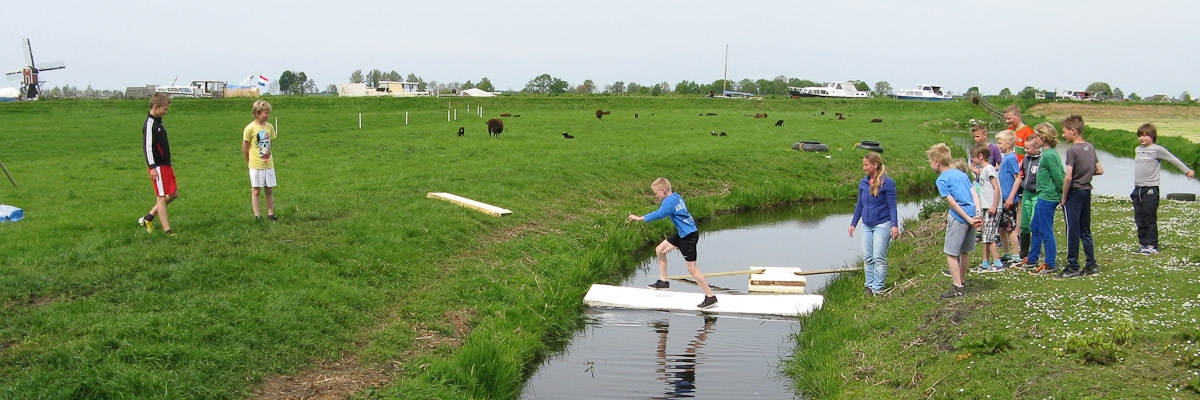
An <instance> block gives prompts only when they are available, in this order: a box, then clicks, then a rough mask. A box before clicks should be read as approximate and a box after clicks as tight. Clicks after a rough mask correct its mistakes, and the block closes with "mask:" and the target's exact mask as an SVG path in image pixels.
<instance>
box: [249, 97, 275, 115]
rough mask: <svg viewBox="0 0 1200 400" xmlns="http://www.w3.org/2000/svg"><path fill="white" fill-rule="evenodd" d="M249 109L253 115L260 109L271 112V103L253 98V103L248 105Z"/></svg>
mask: <svg viewBox="0 0 1200 400" xmlns="http://www.w3.org/2000/svg"><path fill="white" fill-rule="evenodd" d="M250 110H251V111H250V112H251V113H253V114H254V115H258V113H259V112H262V111H266V112H271V103H268V102H267V101H266V100H262V99H259V100H255V101H254V105H253V106H250Z"/></svg>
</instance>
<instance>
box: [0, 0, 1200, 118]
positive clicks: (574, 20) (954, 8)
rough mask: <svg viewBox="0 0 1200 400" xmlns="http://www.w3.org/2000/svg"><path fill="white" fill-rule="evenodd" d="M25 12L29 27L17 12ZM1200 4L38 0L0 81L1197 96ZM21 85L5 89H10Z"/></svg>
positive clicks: (16, 20) (12, 22)
mask: <svg viewBox="0 0 1200 400" xmlns="http://www.w3.org/2000/svg"><path fill="white" fill-rule="evenodd" d="M25 9H29V13H28V15H21V14H19V13H18V12H20V11H24V10H25ZM1198 17H1200V2H1196V1H1160V0H1143V1H1127V0H1121V1H1115V0H1091V1H1076V0H1070V1H1055V0H1037V1H1026V0H1007V1H970V0H928V1H926V0H910V1H873V0H844V1H807V0H792V1H755V0H750V1H708V0H697V1H655V0H648V1H647V0H642V1H625V0H610V1H605V2H577V1H521V0H515V1H480V0H439V1H399V2H396V1H336V2H334V1H325V2H306V1H289V2H284V1H254V2H245V1H227V0H212V1H187V0H183V1H125V0H115V1H112V2H99V1H94V0H88V1H77V0H69V1H60V0H45V1H39V2H29V3H25V6H22V7H8V8H7V9H5V10H0V19H2V20H4V21H5V23H4V24H0V70H3V72H10V71H18V70H19V69H20V68H22V67H23V65H24V56H23V54H24V53H23V51H24V49H23V48H22V47H21V39H22V38H29V39H30V41H31V43H32V47H33V54H34V58H35V61H36V62H37V63H44V62H50V61H59V60H61V61H64V62H65V63H66V65H67V68H66V69H63V70H56V71H47V72H46V73H44V74H42V76H41V79H42V80H43V81H45V83H44V89H49V88H51V87H54V86H61V85H64V84H69V85H71V86H75V87H79V88H85V87H87V86H88V85H91V86H92V87H93V88H95V89H122V90H123V89H124V88H125V87H128V86H144V85H147V84H154V85H169V84H171V83H172V81H174V80H175V79H178V81H179V84H185V83H186V82H187V81H189V80H225V81H229V82H230V83H231V84H237V83H240V82H241V81H242V80H243V79H245V78H246V77H248V76H251V75H258V74H261V75H264V76H265V77H267V78H269V79H272V80H274V79H275V78H277V77H278V76H279V75H280V73H282V72H283V71H285V70H292V71H303V72H305V74H306V75H307V76H308V77H309V78H310V79H313V80H315V81H316V83H317V87H319V88H322V89H324V88H325V87H326V86H328V85H329V84H336V83H344V82H348V81H349V76H350V73H351V72H353V71H354V70H356V69H362V70H363V71H364V72H366V71H369V70H371V69H380V70H382V71H385V72H387V71H393V70H394V71H397V72H400V73H402V74H404V75H406V76H407V75H408V74H410V73H412V74H416V75H417V76H419V77H421V78H423V79H424V80H425V81H427V82H429V81H436V82H439V83H449V82H466V81H472V82H476V83H477V82H479V80H480V79H481V78H484V77H486V78H488V79H489V80H490V81H491V82H492V84H493V85H494V86H495V87H496V88H497V89H499V90H507V89H511V90H520V89H522V88H524V87H525V84H526V83H528V82H529V81H530V80H531V79H533V78H534V77H537V76H539V75H542V74H550V76H552V77H555V78H559V79H562V80H565V81H567V82H568V83H570V84H571V85H572V86H577V85H580V84H582V83H583V82H584V80H587V79H590V80H592V81H593V82H594V83H595V84H596V86H597V87H600V88H603V87H604V86H605V85H608V84H612V83H614V82H617V81H623V82H625V83H629V82H636V83H639V84H641V85H651V84H655V83H659V82H664V81H665V82H668V83H670V84H671V86H672V87H674V85H675V84H677V83H679V82H680V81H682V80H688V81H694V82H701V83H711V82H713V81H716V80H718V79H721V78H722V76H723V74H724V73H725V71H724V68H725V51H726V46H728V49H729V50H728V51H729V56H728V77H729V79H730V80H735V81H736V80H741V79H747V78H748V79H751V80H757V79H773V78H775V77H776V76H780V75H783V76H786V77H788V78H801V79H809V80H813V81H817V82H828V81H847V80H861V81H865V82H867V83H869V84H871V85H872V87H874V84H875V83H876V82H879V81H887V82H888V83H889V84H890V85H891V87H892V88H893V89H902V88H909V87H912V86H915V85H918V84H937V85H942V86H944V87H946V88H948V89H949V90H951V91H953V92H954V93H963V92H965V91H966V90H967V89H968V88H970V87H972V86H978V87H979V88H980V90H981V91H982V92H983V93H985V94H995V93H998V92H999V91H1000V90H1001V89H1004V88H1009V89H1011V90H1012V91H1013V92H1014V93H1015V92H1017V91H1020V90H1021V89H1022V88H1024V87H1025V86H1033V87H1035V88H1040V89H1045V90H1055V91H1062V90H1066V89H1072V90H1083V89H1085V88H1086V87H1087V86H1088V85H1089V84H1091V83H1092V82H1097V81H1099V82H1107V83H1109V84H1110V85H1111V86H1112V87H1114V88H1120V89H1121V90H1122V91H1123V92H1124V93H1125V94H1126V95H1128V94H1130V93H1137V94H1139V95H1141V96H1143V97H1145V96H1149V95H1152V94H1167V95H1170V96H1172V97H1178V96H1179V95H1180V94H1181V93H1182V92H1184V91H1188V92H1189V93H1194V94H1200V74H1197V70H1200V51H1196V48H1195V47H1193V46H1196V45H1195V38H1196V36H1197V35H1198V34H1200V22H1198V21H1200V18H1198ZM14 85H19V82H15V83H14V82H11V81H7V80H5V81H0V87H5V86H14Z"/></svg>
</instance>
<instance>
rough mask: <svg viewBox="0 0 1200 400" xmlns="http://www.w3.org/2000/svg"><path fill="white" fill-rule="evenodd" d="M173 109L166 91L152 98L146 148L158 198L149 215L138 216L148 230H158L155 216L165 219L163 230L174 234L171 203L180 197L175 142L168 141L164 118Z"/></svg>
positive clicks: (145, 127) (144, 135)
mask: <svg viewBox="0 0 1200 400" xmlns="http://www.w3.org/2000/svg"><path fill="white" fill-rule="evenodd" d="M170 109H171V98H170V97H168V96H167V95H166V94H163V93H155V94H154V96H151V97H150V115H148V116H147V117H146V122H145V123H144V124H142V151H143V152H145V154H146V165H147V167H148V168H149V170H150V180H152V181H154V195H155V196H156V197H157V198H158V199H157V201H156V202H155V204H154V207H153V208H151V209H150V212H149V213H146V215H145V216H143V217H141V218H138V225H142V226H144V227H146V232H154V224H153V222H154V218H155V217H158V218H160V219H161V223H162V228H163V232H166V233H167V235H174V234H175V232H174V231H172V230H171V223H170V222H169V221H168V220H167V204H171V202H172V201H175V199H177V198H179V193H178V190H177V189H176V187H175V171H174V170H173V169H171V145H170V144H169V143H167V128H166V127H165V126H163V123H162V119H163V117H165V116H166V115H167V112H168V111H170Z"/></svg>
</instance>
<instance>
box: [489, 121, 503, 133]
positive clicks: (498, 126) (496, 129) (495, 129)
mask: <svg viewBox="0 0 1200 400" xmlns="http://www.w3.org/2000/svg"><path fill="white" fill-rule="evenodd" d="M487 127H488V135H490V136H495V137H500V133H501V132H504V121H501V120H499V119H494V118H493V119H489V120H487Z"/></svg>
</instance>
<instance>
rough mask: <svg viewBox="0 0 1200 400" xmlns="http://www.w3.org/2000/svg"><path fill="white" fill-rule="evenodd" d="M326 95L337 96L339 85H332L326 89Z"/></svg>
mask: <svg viewBox="0 0 1200 400" xmlns="http://www.w3.org/2000/svg"><path fill="white" fill-rule="evenodd" d="M325 93H329V94H337V85H334V84H332V83H330V84H329V86H326V87H325Z"/></svg>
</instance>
